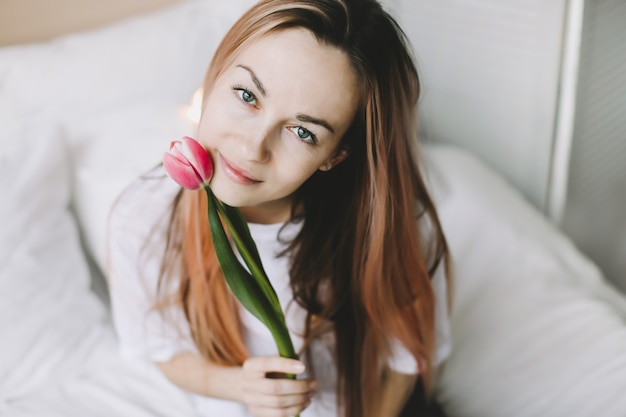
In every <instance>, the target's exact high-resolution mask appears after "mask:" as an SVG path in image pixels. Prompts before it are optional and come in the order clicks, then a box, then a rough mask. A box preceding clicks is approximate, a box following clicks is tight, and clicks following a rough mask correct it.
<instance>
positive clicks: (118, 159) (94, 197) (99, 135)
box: [63, 100, 195, 271]
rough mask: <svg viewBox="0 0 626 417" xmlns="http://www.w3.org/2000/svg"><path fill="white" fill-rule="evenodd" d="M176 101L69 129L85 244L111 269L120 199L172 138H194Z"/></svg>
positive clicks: (118, 111)
mask: <svg viewBox="0 0 626 417" xmlns="http://www.w3.org/2000/svg"><path fill="white" fill-rule="evenodd" d="M181 113H182V112H181V107H180V106H178V105H176V104H175V103H172V102H171V100H153V101H151V102H146V101H144V100H140V101H138V102H136V103H131V104H129V105H127V106H124V107H119V108H115V109H112V110H111V111H109V112H107V113H104V114H98V115H94V116H92V117H88V118H83V119H81V120H77V121H75V122H73V123H72V124H70V125H67V126H64V129H63V134H64V137H65V138H66V139H67V140H68V141H70V142H71V143H72V144H73V153H72V159H73V160H72V167H73V170H74V174H75V175H74V178H73V179H74V182H73V186H74V205H75V208H76V213H77V215H78V218H79V219H80V222H81V224H82V225H83V233H84V238H85V242H86V244H87V246H88V248H89V250H90V253H91V254H92V255H93V257H94V259H95V261H96V263H97V265H98V266H99V267H100V268H101V270H102V271H104V270H105V269H106V261H105V247H106V238H107V236H106V227H107V219H108V215H109V211H110V209H111V207H112V205H113V203H114V201H115V199H116V198H117V196H118V195H119V194H120V193H121V192H122V191H123V190H124V188H125V187H126V186H127V185H129V183H130V182H131V181H132V180H134V179H135V178H137V177H139V176H140V175H142V174H144V173H146V172H147V171H148V170H149V169H150V168H152V167H154V166H156V165H157V164H158V163H160V162H161V158H162V157H163V154H164V153H165V151H166V150H167V149H168V148H169V144H170V142H171V141H172V140H176V139H180V138H181V137H182V136H185V135H187V136H193V135H194V134H195V125H194V124H193V123H192V122H191V121H190V120H188V119H186V118H185V116H184V114H181Z"/></svg>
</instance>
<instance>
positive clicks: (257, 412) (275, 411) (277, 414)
mask: <svg viewBox="0 0 626 417" xmlns="http://www.w3.org/2000/svg"><path fill="white" fill-rule="evenodd" d="M309 404H310V402H307V403H305V404H302V405H295V406H291V407H286V408H272V407H262V406H254V407H248V409H249V410H250V413H251V414H252V415H253V416H255V417H291V416H295V415H297V414H300V413H301V412H302V411H303V410H304V409H305V408H307V407H308V406H309Z"/></svg>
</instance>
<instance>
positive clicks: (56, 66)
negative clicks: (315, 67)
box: [0, 0, 626, 417]
mask: <svg viewBox="0 0 626 417" xmlns="http://www.w3.org/2000/svg"><path fill="white" fill-rule="evenodd" d="M251 3H252V1H251V0H238V1H232V2H228V3H226V2H218V1H208V0H204V1H202V0H187V1H179V2H174V3H173V4H171V5H169V6H166V7H162V8H159V9H157V10H154V11H150V12H145V13H141V14H134V15H133V16H130V17H126V18H124V19H120V20H116V21H115V22H111V23H108V24H107V25H105V26H102V27H99V28H96V29H93V30H87V31H82V32H74V33H70V34H67V35H65V36H61V37H56V38H54V39H53V40H51V41H48V42H43V43H28V44H22V45H15V46H7V47H3V48H0V190H2V197H1V198H0V200H1V203H0V218H1V219H2V220H3V224H2V228H1V229H0V416H3V417H4V416H7V417H33V416H46V417H53V416H63V417H72V416H77V417H78V416H80V417H84V416H103V417H104V416H106V417H109V416H118V417H143V416H146V417H147V416H159V417H170V416H171V417H174V416H176V417H179V416H193V415H194V411H193V406H192V404H191V403H190V400H189V398H188V397H187V396H186V395H185V394H184V393H183V392H181V391H180V390H179V389H177V388H176V387H174V386H173V385H171V384H170V383H169V382H168V381H167V380H165V378H164V377H163V376H162V375H161V374H160V372H159V371H158V370H157V369H156V368H155V366H154V365H152V364H150V363H141V362H128V361H126V360H124V359H123V358H122V357H121V356H120V355H119V353H118V350H117V344H116V336H115V332H114V329H113V327H112V325H111V319H110V316H109V309H108V296H107V291H106V284H105V280H104V277H103V273H102V272H103V271H105V270H106V258H105V250H104V247H105V244H104V242H105V239H106V219H107V213H108V210H109V208H110V207H111V204H112V202H113V200H114V199H115V197H116V195H117V194H118V193H119V192H120V191H121V190H122V189H123V188H124V186H125V185H126V184H128V183H129V182H130V181H131V180H132V179H133V178H135V177H136V176H137V175H139V174H140V173H142V172H144V171H145V170H147V169H148V168H150V167H152V166H153V165H154V164H155V163H157V162H158V161H159V160H160V157H161V155H162V152H163V150H164V149H166V147H167V144H168V143H169V141H170V140H172V139H173V138H178V137H180V136H183V135H186V134H193V129H194V113H193V110H194V109H193V106H192V97H193V95H194V92H195V91H196V89H197V87H198V86H199V84H200V81H201V79H202V75H203V71H204V69H205V67H206V65H207V64H208V61H209V59H210V56H211V52H212V51H213V50H214V49H215V47H216V46H217V42H218V41H219V40H220V38H221V36H222V35H223V34H224V33H225V31H226V30H227V28H228V27H229V26H230V24H231V23H232V22H233V21H234V20H235V19H236V18H237V16H238V15H239V14H240V13H242V12H243V10H244V9H245V8H246V7H247V6H248V5H250V4H251ZM423 166H424V170H425V172H426V176H427V178H428V181H429V184H430V187H431V189H432V192H433V195H434V197H435V200H436V203H437V205H438V208H439V211H440V215H441V219H442V222H443V227H444V229H445V232H446V234H447V237H448V239H449V243H450V247H451V251H452V254H453V260H454V262H453V268H454V272H455V279H454V286H453V299H454V304H453V309H452V313H451V320H452V337H453V351H452V354H451V356H450V358H449V359H448V360H447V361H446V363H444V365H442V366H441V368H440V369H439V370H438V375H437V380H436V386H435V395H436V398H437V401H438V402H439V403H440V404H441V405H442V407H443V408H444V410H445V411H446V413H447V414H448V415H449V416H450V417H474V416H475V417H490V416H493V417H502V416H507V417H532V416H537V417H560V416H563V417H566V416H567V417H571V416H575V417H577V416H580V417H585V416H594V417H595V416H603V417H620V416H621V417H623V416H624V415H626V395H624V389H625V388H626V298H625V297H624V295H623V294H622V293H620V292H618V291H616V290H615V289H614V288H613V287H611V286H610V285H609V284H608V283H607V282H606V280H605V279H604V277H603V276H602V274H601V273H600V271H599V270H598V268H597V267H596V266H595V265H594V264H593V263H591V262H590V261H589V260H588V259H587V258H586V257H585V256H583V255H582V254H581V253H580V252H579V251H578V250H577V249H576V248H575V247H574V245H573V244H572V243H571V242H570V241H569V239H567V238H566V237H565V236H564V235H563V234H562V233H561V232H560V231H559V230H558V229H557V228H556V227H555V226H554V225H553V224H552V223H550V222H549V221H548V220H546V218H545V217H544V216H543V215H542V214H541V213H540V212H539V211H537V210H536V209H535V208H534V207H533V206H532V205H531V204H530V203H529V202H528V201H527V200H526V199H525V198H524V197H523V196H522V194H521V193H520V192H519V191H518V190H517V189H515V188H514V187H513V186H511V185H510V183H509V182H508V181H506V180H505V179H504V178H503V177H502V176H500V175H499V174H496V173H495V172H494V171H493V170H492V169H490V168H488V167H487V166H486V165H485V164H483V163H482V162H481V161H480V160H479V159H478V158H477V157H475V156H474V155H473V154H472V153H471V151H467V150H461V149H459V148H456V147H452V146H445V145H441V144H425V145H424V154H423Z"/></svg>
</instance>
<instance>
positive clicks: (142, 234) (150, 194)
mask: <svg viewBox="0 0 626 417" xmlns="http://www.w3.org/2000/svg"><path fill="white" fill-rule="evenodd" d="M179 190H180V187H179V186H178V185H176V184H175V183H174V182H173V181H172V180H171V179H170V178H169V177H168V176H167V175H166V173H165V171H164V170H163V168H162V166H158V167H156V168H154V169H152V170H150V171H149V172H147V173H145V174H143V175H141V176H140V177H139V178H137V179H136V180H134V181H133V182H132V183H131V184H130V185H129V186H128V187H127V188H126V189H125V190H124V191H123V192H122V193H121V194H120V195H119V197H118V198H117V200H116V201H115V203H114V204H113V207H112V208H111V211H110V213H109V220H108V225H107V255H108V256H107V258H108V259H107V261H108V262H107V264H108V265H107V267H108V269H109V270H110V271H111V270H119V269H120V267H122V266H123V264H126V267H127V268H131V267H132V268H133V270H136V268H139V266H140V264H143V263H144V262H143V261H146V260H145V259H144V260H143V261H142V260H141V259H140V257H141V256H142V255H147V256H148V257H151V256H152V255H154V254H156V253H159V251H161V252H162V249H163V248H164V245H165V242H166V239H167V230H168V225H169V220H170V217H171V213H172V209H173V203H174V200H175V198H176V195H177V193H178V192H179ZM148 248H149V249H150V251H146V250H147V249H148ZM150 253H151V254H152V255H151V254H150ZM111 272H112V271H111Z"/></svg>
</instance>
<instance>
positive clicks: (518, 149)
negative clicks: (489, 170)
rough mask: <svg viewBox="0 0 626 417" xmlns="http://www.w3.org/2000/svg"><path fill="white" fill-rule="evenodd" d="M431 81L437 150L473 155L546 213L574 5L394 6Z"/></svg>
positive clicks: (417, 2)
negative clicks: (440, 146) (444, 147)
mask: <svg viewBox="0 0 626 417" xmlns="http://www.w3.org/2000/svg"><path fill="white" fill-rule="evenodd" d="M385 3H386V4H387V5H388V6H389V7H390V9H391V11H392V13H393V14H394V15H395V16H397V18H398V20H399V22H400V24H401V25H402V26H403V28H404V29H405V31H406V32H407V34H408V36H409V38H410V40H411V42H412V44H413V46H414V49H415V51H416V57H417V60H418V65H419V69H420V71H421V75H422V83H423V91H424V93H423V96H422V107H421V112H422V113H421V115H422V129H423V135H424V137H425V138H426V139H427V140H428V139H431V140H435V141H441V142H445V143H451V144H455V145H457V146H460V147H463V148H466V149H470V150H472V151H473V152H474V153H476V154H477V155H478V156H479V157H481V158H482V159H483V160H484V161H485V162H486V163H487V164H489V165H490V166H491V167H493V168H494V169H496V170H497V171H499V172H500V173H502V174H503V175H504V176H505V177H507V178H508V179H509V180H510V181H511V182H512V183H513V184H514V185H515V186H516V187H517V188H519V189H520V190H522V191H523V192H524V193H525V195H526V196H527V197H528V198H529V199H530V201H531V202H533V203H534V204H535V205H536V206H537V207H539V208H540V209H542V210H543V209H545V204H546V193H547V191H548V182H549V173H550V163H551V158H552V146H553V137H554V128H555V127H554V123H555V116H556V109H557V97H558V83H559V73H560V60H561V44H562V36H563V30H564V27H563V24H564V16H565V8H566V1H565V0H547V1H546V0H544V1H541V0H525V1H500V0H438V1H425V0H388V1H387V2H385Z"/></svg>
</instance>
